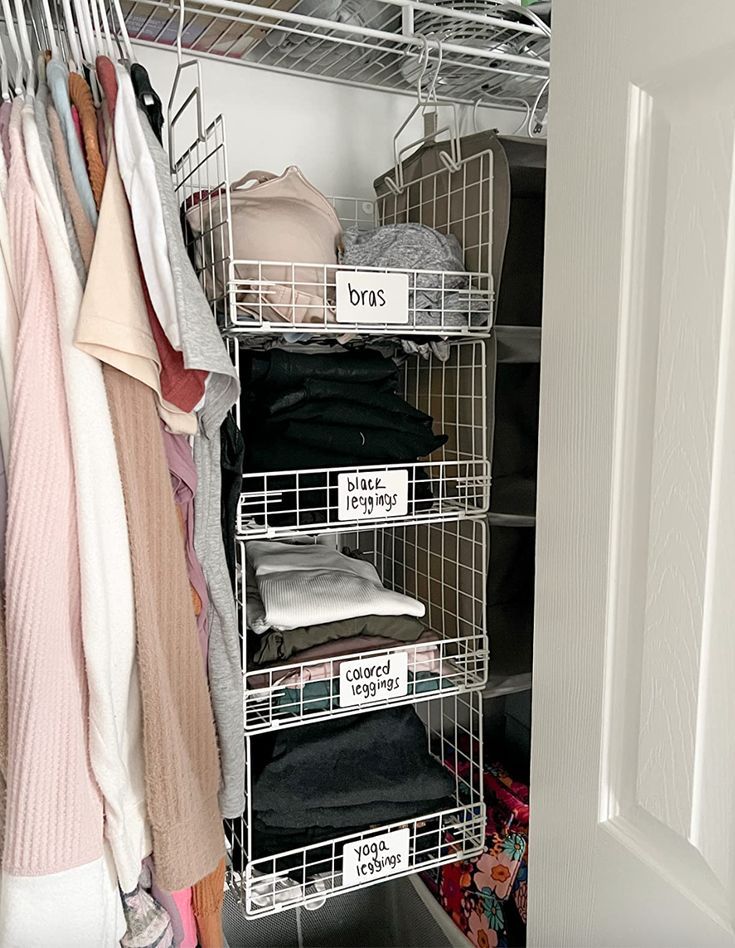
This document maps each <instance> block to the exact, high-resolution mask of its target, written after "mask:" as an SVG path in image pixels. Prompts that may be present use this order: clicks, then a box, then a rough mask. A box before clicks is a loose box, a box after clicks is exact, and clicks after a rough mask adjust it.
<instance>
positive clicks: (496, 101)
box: [472, 96, 531, 135]
mask: <svg viewBox="0 0 735 948" xmlns="http://www.w3.org/2000/svg"><path fill="white" fill-rule="evenodd" d="M483 104H484V105H491V106H492V105H499V106H501V108H502V106H504V105H522V106H523V108H524V109H525V114H524V116H523V118H522V119H521V124H520V125H518V126H517V127H516V128H514V129H513V131H512V132H509V133H508V134H509V135H518V134H519V133H520V132H521V130H522V129H523V128H525V126H526V124H527V122H528V120H529V118H530V117H531V106H530V105H529V104H528V102H527V101H526V100H525V99H521V98H520V96H518V97H516V96H497V97H496V96H492V97H489V98H486V97H485V96H480V98H479V99H477V101H476V102H475V104H474V105H473V106H472V130H473V131H474V133H475V135H476V134H477V133H478V132H479V131H480V128H479V126H478V124H477V110H478V109H479V108H480V106H481V105H483Z"/></svg>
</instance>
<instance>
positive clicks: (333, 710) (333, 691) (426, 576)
mask: <svg viewBox="0 0 735 948" xmlns="http://www.w3.org/2000/svg"><path fill="white" fill-rule="evenodd" d="M487 538H488V532H487V525H486V522H485V519H484V518H481V519H476V520H461V521H454V522H447V523H438V524H422V525H419V526H409V527H392V528H385V529H376V530H374V531H372V532H371V533H366V532H364V531H363V532H359V533H355V534H352V535H349V534H348V535H345V534H339V535H336V536H335V537H325V538H324V542H330V543H332V542H334V543H336V545H337V547H338V548H341V547H345V546H347V547H349V548H350V549H356V550H357V551H359V553H360V554H362V555H364V556H367V557H368V558H369V559H370V561H371V562H372V563H373V564H374V565H375V567H376V569H377V572H378V575H379V576H380V577H381V579H382V582H383V585H384V586H385V587H386V588H387V589H392V590H394V591H396V592H400V593H403V594H405V595H408V596H411V597H413V598H415V599H418V600H419V601H421V602H422V603H423V604H424V605H425V607H426V613H425V616H424V617H423V619H422V622H423V623H424V624H425V625H426V626H427V628H428V629H429V630H431V632H432V633H433V634H434V635H435V638H432V639H431V640H424V639H422V640H421V641H419V642H416V643H414V644H401V645H399V646H397V645H395V644H394V643H392V642H391V640H390V639H386V647H385V648H381V649H377V650H370V651H369V652H361V651H360V650H359V649H357V650H354V651H352V652H347V653H342V654H340V655H339V656H338V657H334V658H320V659H315V660H311V661H301V662H299V661H298V654H297V655H296V656H295V657H294V658H293V659H292V660H291V661H289V662H288V663H281V664H277V665H271V666H261V667H257V666H252V667H251V644H250V642H249V640H248V635H247V629H246V619H245V609H244V608H242V607H243V605H244V602H245V589H244V587H243V584H242V580H241V581H240V589H239V594H238V599H239V603H240V606H241V608H240V615H241V635H242V654H243V658H244V669H245V670H244V676H245V682H244V684H245V689H244V709H243V715H244V723H245V731H246V733H248V734H258V733H263V732H265V731H270V730H273V729H274V728H286V727H297V726H299V725H301V724H303V723H305V722H308V723H312V722H314V721H319V720H323V719H328V718H334V717H336V716H339V715H345V714H355V713H356V712H359V711H370V710H374V709H375V708H381V707H389V706H392V705H402V704H416V703H418V702H423V701H432V700H438V699H440V698H441V697H442V696H446V695H451V694H457V693H461V692H467V691H471V690H480V689H482V688H484V687H485V684H486V682H487V677H488V643H487V626H486V609H485V601H486V569H487V562H488V550H487V543H488V539H487ZM245 549H246V545H245V542H244V541H240V542H239V543H238V561H239V564H240V570H239V575H240V577H242V575H243V566H244V563H245V555H246V553H245ZM389 643H390V644H389ZM388 662H390V663H391V665H390V668H389V675H387V676H385V677H383V678H382V679H381V682H380V684H379V685H375V686H374V687H373V688H371V689H368V688H361V689H358V690H359V691H360V694H358V695H357V696H355V694H354V689H353V687H352V686H351V685H350V684H349V680H350V675H352V676H353V678H354V675H355V673H354V669H358V670H359V669H361V668H363V667H364V666H365V665H366V664H367V665H373V664H376V663H377V664H386V665H387V663H388ZM394 670H395V672H396V675H398V676H399V682H400V684H399V686H398V687H397V688H395V690H393V685H394V684H395V682H393V679H392V676H393V673H394ZM386 682H387V683H389V684H390V685H391V690H390V691H388V690H385V689H384V688H383V687H381V685H384V684H385V683H386ZM315 686H316V687H315ZM344 694H346V695H347V698H345V697H344Z"/></svg>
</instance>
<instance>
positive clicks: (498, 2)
mask: <svg viewBox="0 0 735 948" xmlns="http://www.w3.org/2000/svg"><path fill="white" fill-rule="evenodd" d="M122 9H123V11H124V15H125V21H126V25H127V29H128V32H129V34H130V36H131V38H132V39H133V40H137V41H139V42H143V43H151V44H162V45H173V44H174V43H175V42H176V35H177V28H178V10H177V8H176V4H171V3H170V2H169V0H138V2H132V0H122ZM422 38H425V39H426V40H428V41H429V42H430V43H431V44H432V46H433V47H434V48H435V49H438V47H439V44H441V55H442V69H441V75H440V77H439V81H438V83H437V87H436V93H437V97H438V98H439V100H440V101H452V102H469V103H472V102H475V101H477V100H478V99H483V100H485V101H487V100H492V99H494V98H508V97H512V98H514V99H523V100H525V101H526V102H528V103H529V104H531V103H533V102H534V100H535V99H536V98H537V97H538V96H539V95H542V94H543V92H544V88H545V87H544V84H545V82H546V80H547V78H548V73H549V48H550V29H549V27H548V26H547V25H546V23H545V22H544V21H543V20H542V19H540V18H539V17H538V16H536V15H535V14H534V13H533V11H532V10H530V9H527V8H523V7H521V6H520V5H516V4H512V3H505V2H502V0H451V2H449V0H436V2H435V3H421V2H416V0H256V2H254V3H242V2H233V0H209V2H206V0H187V4H186V18H185V21H184V29H183V32H182V45H183V46H184V47H185V48H186V49H189V50H191V51H192V52H194V53H196V54H198V55H201V56H206V57H213V58H217V59H224V60H227V61H233V60H234V61H237V62H241V63H243V64H245V65H249V66H256V67H260V68H264V69H271V70H276V71H279V72H287V73H291V74H294V75H302V76H310V77H313V78H320V79H326V80H330V81H332V82H340V83H345V84H348V85H354V86H361V87H364V88H368V89H383V90H392V91H397V92H413V90H414V89H415V85H416V80H417V78H418V76H419V75H420V72H421V64H420V60H421V55H422V52H423V51H424V49H425V41H424V39H422Z"/></svg>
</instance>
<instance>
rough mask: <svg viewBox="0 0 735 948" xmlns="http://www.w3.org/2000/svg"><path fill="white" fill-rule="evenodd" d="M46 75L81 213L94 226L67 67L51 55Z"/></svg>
mask: <svg viewBox="0 0 735 948" xmlns="http://www.w3.org/2000/svg"><path fill="white" fill-rule="evenodd" d="M46 79H47V81H48V85H49V89H50V90H51V97H52V98H53V102H54V107H55V109H56V112H57V114H58V116H59V121H60V122H61V128H62V131H63V133H64V140H65V142H66V147H67V150H68V153H69V163H70V165H71V172H72V176H73V178H74V187H75V189H76V192H77V194H78V195H79V200H80V201H81V203H82V207H83V208H84V213H85V214H86V215H87V219H88V220H89V222H90V224H91V225H92V226H93V227H96V226H97V209H96V207H95V203H94V195H93V193H92V186H91V184H90V183H89V178H88V177H87V166H86V162H85V159H84V152H83V150H82V145H81V142H80V138H79V135H78V133H77V129H76V127H75V124H74V116H73V114H72V106H71V100H70V98H69V70H68V69H67V67H66V65H65V64H64V63H62V62H61V60H59V59H52V60H51V62H50V63H49V64H48V65H47V67H46Z"/></svg>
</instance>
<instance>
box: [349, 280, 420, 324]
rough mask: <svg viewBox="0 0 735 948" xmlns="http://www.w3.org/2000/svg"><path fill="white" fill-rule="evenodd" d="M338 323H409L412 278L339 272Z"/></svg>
mask: <svg viewBox="0 0 735 948" xmlns="http://www.w3.org/2000/svg"><path fill="white" fill-rule="evenodd" d="M336 316H337V322H338V323H407V322H408V274H407V273H372V272H370V271H366V270H338V271H337V313H336Z"/></svg>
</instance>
